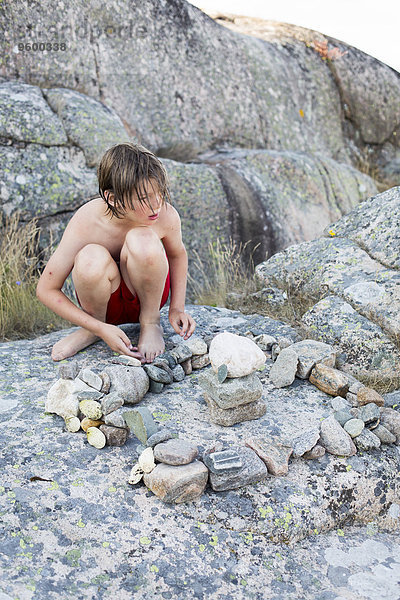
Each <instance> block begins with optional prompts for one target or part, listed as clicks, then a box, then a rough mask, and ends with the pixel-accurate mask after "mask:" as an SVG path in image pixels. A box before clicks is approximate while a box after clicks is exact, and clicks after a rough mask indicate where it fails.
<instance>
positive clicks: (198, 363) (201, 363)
mask: <svg viewBox="0 0 400 600" xmlns="http://www.w3.org/2000/svg"><path fill="white" fill-rule="evenodd" d="M209 364H210V355H209V354H203V355H202V356H193V358H192V369H202V368H203V367H206V366H207V365H209Z"/></svg>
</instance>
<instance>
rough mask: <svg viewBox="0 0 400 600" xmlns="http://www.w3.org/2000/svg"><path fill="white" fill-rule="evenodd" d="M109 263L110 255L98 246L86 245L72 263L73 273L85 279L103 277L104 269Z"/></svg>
mask: <svg viewBox="0 0 400 600" xmlns="http://www.w3.org/2000/svg"><path fill="white" fill-rule="evenodd" d="M109 261H110V253H109V252H108V250H107V249H106V248H104V246H100V245H99V244H87V245H86V246H84V247H83V248H82V249H81V250H79V252H78V253H77V255H76V256H75V261H74V271H75V272H79V273H80V274H84V276H85V279H86V278H91V277H97V276H99V275H102V276H104V269H105V266H106V265H107V263H108V262H109Z"/></svg>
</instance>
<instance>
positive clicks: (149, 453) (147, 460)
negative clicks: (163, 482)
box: [138, 448, 156, 473]
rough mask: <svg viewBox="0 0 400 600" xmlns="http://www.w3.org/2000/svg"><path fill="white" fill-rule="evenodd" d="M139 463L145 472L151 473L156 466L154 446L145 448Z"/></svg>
mask: <svg viewBox="0 0 400 600" xmlns="http://www.w3.org/2000/svg"><path fill="white" fill-rule="evenodd" d="M138 463H139V466H140V468H141V469H143V471H144V473H151V472H152V470H153V469H154V468H155V466H156V463H155V462H154V452H153V448H146V449H145V450H143V452H142V453H141V454H140V456H139V458H138Z"/></svg>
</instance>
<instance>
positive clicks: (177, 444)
mask: <svg viewBox="0 0 400 600" xmlns="http://www.w3.org/2000/svg"><path fill="white" fill-rule="evenodd" d="M198 454H199V450H198V448H197V446H196V445H195V444H193V443H192V442H189V441H187V440H182V439H176V438H174V439H170V440H168V441H166V442H162V443H161V444H157V445H156V446H155V447H154V458H155V459H156V460H159V461H160V462H162V463H165V464H166V465H187V464H189V463H190V462H192V460H194V459H195V458H196V457H197V456H198Z"/></svg>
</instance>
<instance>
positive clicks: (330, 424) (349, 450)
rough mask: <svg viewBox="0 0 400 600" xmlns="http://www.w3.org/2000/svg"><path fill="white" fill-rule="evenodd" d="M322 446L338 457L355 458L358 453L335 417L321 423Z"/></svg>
mask: <svg viewBox="0 0 400 600" xmlns="http://www.w3.org/2000/svg"><path fill="white" fill-rule="evenodd" d="M320 444H321V446H324V448H325V450H326V451H327V452H329V453H330V454H335V455H336V456H353V455H354V454H356V452H357V449H356V447H355V446H354V443H353V440H352V439H351V437H350V435H349V434H348V433H347V432H346V431H345V430H344V429H343V427H341V426H340V425H339V423H338V422H337V421H336V419H335V417H334V416H333V415H331V416H330V417H328V418H327V419H324V420H323V421H321V433H320Z"/></svg>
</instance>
